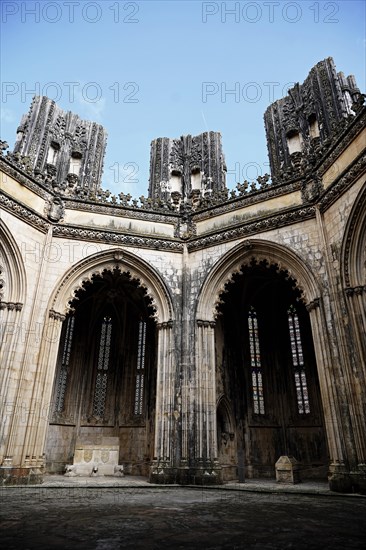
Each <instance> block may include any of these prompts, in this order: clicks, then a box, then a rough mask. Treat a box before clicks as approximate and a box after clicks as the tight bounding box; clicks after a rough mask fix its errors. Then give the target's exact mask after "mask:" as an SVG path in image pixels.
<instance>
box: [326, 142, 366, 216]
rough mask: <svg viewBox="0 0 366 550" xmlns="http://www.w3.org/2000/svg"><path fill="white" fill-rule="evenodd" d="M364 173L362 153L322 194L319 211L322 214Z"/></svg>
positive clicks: (364, 161) (365, 164)
mask: <svg viewBox="0 0 366 550" xmlns="http://www.w3.org/2000/svg"><path fill="white" fill-rule="evenodd" d="M365 172H366V153H365V152H362V153H361V154H360V155H359V156H358V157H357V158H356V159H355V160H354V162H353V163H352V164H351V165H349V166H347V169H346V170H345V171H344V172H343V173H342V174H340V175H339V176H338V178H337V179H336V180H335V181H334V182H333V183H332V184H331V185H330V186H329V187H328V189H326V191H325V192H324V193H323V195H322V197H321V198H320V200H319V203H318V204H319V209H320V211H322V212H324V210H326V209H327V208H328V207H329V206H330V205H331V204H333V203H334V202H335V201H336V200H337V199H338V197H340V196H341V195H342V194H343V193H344V192H345V191H346V190H347V189H348V188H349V187H350V186H351V185H352V184H353V183H354V182H355V181H356V180H357V179H358V178H359V177H361V176H362V174H363V173H365Z"/></svg>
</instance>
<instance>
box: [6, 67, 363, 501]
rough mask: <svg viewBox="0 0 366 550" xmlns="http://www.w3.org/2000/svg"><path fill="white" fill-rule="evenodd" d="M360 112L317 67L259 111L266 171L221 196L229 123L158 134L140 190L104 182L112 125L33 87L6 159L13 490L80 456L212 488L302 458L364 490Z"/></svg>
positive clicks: (349, 92) (348, 84)
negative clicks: (70, 109)
mask: <svg viewBox="0 0 366 550" xmlns="http://www.w3.org/2000/svg"><path fill="white" fill-rule="evenodd" d="M333 92H336V93H333ZM365 119H366V111H365V108H364V107H363V96H362V95H361V94H360V92H359V90H358V89H357V87H356V84H355V82H354V79H353V78H352V77H348V78H347V79H346V78H345V77H344V76H343V74H342V73H337V72H336V71H335V68H334V64H333V61H332V60H331V59H328V60H325V61H323V62H320V63H319V64H318V65H317V66H316V67H315V68H314V69H312V71H311V73H310V75H309V78H308V79H307V80H306V81H305V83H304V84H302V85H300V84H299V85H296V86H295V87H294V88H293V89H292V90H290V92H289V96H287V97H286V98H284V99H283V100H280V101H278V102H276V103H274V104H273V105H272V106H270V107H269V108H268V110H267V112H266V115H265V123H266V130H267V139H268V147H269V156H270V161H271V170H272V176H271V177H270V176H268V175H265V176H261V177H259V178H258V180H257V181H256V182H251V183H249V182H243V183H240V184H238V186H237V189H236V190H234V191H230V192H229V191H228V189H227V188H226V183H225V161H224V156H223V153H222V147H221V136H220V135H219V134H217V133H215V132H206V133H204V134H202V135H200V136H196V137H192V136H183V137H182V138H180V139H178V140H177V139H175V140H171V139H168V138H159V139H158V140H155V141H154V142H153V143H152V153H151V160H152V164H151V177H150V186H149V196H148V197H147V198H144V197H141V198H140V199H139V200H135V199H132V197H130V196H129V195H124V194H123V193H120V194H119V195H118V196H114V195H111V193H109V192H108V191H106V190H103V189H102V187H101V185H100V184H101V173H102V172H101V170H102V161H103V153H104V145H105V132H104V130H103V128H101V127H99V126H98V125H95V124H94V123H89V122H86V121H81V120H80V119H79V118H78V117H77V115H73V114H71V113H63V112H62V111H61V110H60V109H59V108H58V107H57V106H56V105H55V104H54V103H53V102H52V101H50V100H48V99H47V98H35V100H34V102H33V104H32V106H31V110H30V113H29V114H28V115H27V116H25V118H24V119H23V121H22V123H21V127H20V132H19V136H18V140H17V143H16V146H15V149H14V151H13V152H9V153H7V154H3V155H2V156H1V158H0V168H1V172H2V174H1V178H2V179H1V190H0V205H1V218H0V323H1V331H0V344H1V347H0V364H1V368H0V392H1V401H0V417H1V418H2V419H3V420H2V422H1V426H0V463H1V466H0V475H1V476H2V478H3V480H4V482H6V483H11V482H17V480H23V481H24V480H28V481H29V482H32V481H34V480H37V479H39V478H40V476H41V475H42V472H44V471H48V472H57V473H61V472H64V469H65V466H66V465H67V464H72V462H73V461H75V460H76V463H77V464H81V463H82V464H92V463H93V464H94V462H95V463H97V464H98V468H99V469H100V468H101V469H102V470H103V468H104V469H105V468H107V470H108V468H109V470H108V471H109V472H111V471H112V465H113V468H114V467H115V466H118V465H121V466H122V465H123V469H124V473H125V474H126V475H128V474H129V473H131V474H135V475H136V474H138V475H144V476H149V478H150V480H151V481H154V482H159V483H170V482H179V483H200V484H216V483H220V482H224V481H227V480H230V479H236V478H238V477H239V478H240V480H243V479H244V478H245V477H275V472H276V469H275V464H276V461H277V460H278V457H280V456H296V458H297V459H298V460H299V461H300V462H301V476H302V477H303V478H304V479H306V478H314V477H315V478H324V477H326V476H328V479H329V482H330V487H331V488H332V489H335V490H339V491H350V490H352V491H360V492H364V491H365V490H366V489H365V483H366V481H365V479H366V471H365V464H366V434H365V424H366V421H365V419H366V410H365V403H366V393H365V392H366V389H365V388H366V370H365V364H366V344H365V341H366V339H365V332H366V316H365V311H366V292H365V290H366V229H365V228H366V183H365V181H366V180H365V173H366V164H365V144H366V130H365ZM46 124H47V125H46ZM6 149H7V144H6V143H4V142H1V150H2V152H4V151H6ZM90 151H92V152H93V155H91V153H90ZM84 163H87V165H88V169H87V170H86V172H85V170H84V168H83V167H85V166H86V165H84ZM84 172H85V174H84ZM291 327H292V328H291ZM98 438H99V439H98ZM108 438H113V441H115V442H116V443H115V444H113V445H114V447H115V448H114V447H113V449H112V447H111V448H108V452H109V453H110V455H109V459H108V460H107V461H106V463H104V462H103V460H102V453H103V452H104V451H106V450H107V448H104V447H103V449H104V450H103V449H102V447H100V445H99V444H96V441H97V440H98V441H99V440H100V441H107V440H108ZM81 440H82V441H84V444H86V443H85V442H86V441H91V443H90V444H92V445H94V447H93V449H92V448H86V447H85V446H84V447H83V449H81V448H79V447H78V445H79V443H80V441H81ZM95 445H97V446H95ZM101 445H102V444H101ZM102 446H103V445H102ZM117 447H118V450H117ZM89 451H91V455H92V456H91V459H90V462H85V460H84V458H83V459H82V458H81V455H80V453H81V452H83V453H84V454H85V452H87V455H88V453H89ZM84 454H83V456H84ZM89 454H90V453H89ZM79 455H80V456H79ZM112 455H113V456H112ZM117 455H118V456H117ZM103 456H104V457H105V456H106V455H103ZM99 459H100V460H99ZM103 464H104V465H105V464H109V466H103ZM87 468H89V466H87V467H86V469H87Z"/></svg>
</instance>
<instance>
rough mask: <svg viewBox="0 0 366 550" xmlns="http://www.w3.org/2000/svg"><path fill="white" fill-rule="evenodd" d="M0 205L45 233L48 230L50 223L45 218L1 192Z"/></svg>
mask: <svg viewBox="0 0 366 550" xmlns="http://www.w3.org/2000/svg"><path fill="white" fill-rule="evenodd" d="M0 205H1V206H2V207H3V208H4V209H5V210H7V211H8V212H10V213H11V214H14V215H15V216H17V218H20V219H21V220H23V221H26V222H27V223H30V224H31V225H33V227H35V228H36V229H39V230H40V231H42V232H43V233H46V232H47V230H48V227H49V223H48V222H47V221H46V220H45V219H44V218H42V217H41V216H39V215H38V214H36V213H35V212H33V211H32V210H31V209H30V208H27V207H25V206H21V205H20V204H19V203H18V202H17V201H15V200H13V199H11V198H10V197H8V196H7V195H5V194H4V193H1V192H0Z"/></svg>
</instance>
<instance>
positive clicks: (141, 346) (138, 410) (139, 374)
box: [134, 321, 146, 416]
mask: <svg viewBox="0 0 366 550" xmlns="http://www.w3.org/2000/svg"><path fill="white" fill-rule="evenodd" d="M145 348H146V321H140V323H139V339H138V349H137V366H136V383H135V403H134V414H135V415H136V416H139V415H141V414H142V410H143V400H144V375H145Z"/></svg>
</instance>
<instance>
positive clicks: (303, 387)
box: [287, 306, 310, 414]
mask: <svg viewBox="0 0 366 550" xmlns="http://www.w3.org/2000/svg"><path fill="white" fill-rule="evenodd" d="M287 315H288V325H289V332H290V342H291V354H292V365H293V367H294V377H295V388H296V400H297V410H298V412H299V414H309V413H310V404H309V394H308V386H307V380H306V373H305V364H304V355H303V349H302V343H301V334H300V323H299V317H298V315H297V313H296V309H295V308H294V306H291V307H290V309H289V310H288V312H287Z"/></svg>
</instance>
